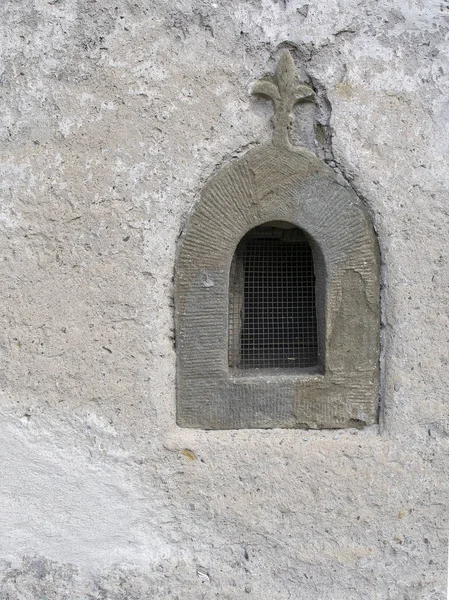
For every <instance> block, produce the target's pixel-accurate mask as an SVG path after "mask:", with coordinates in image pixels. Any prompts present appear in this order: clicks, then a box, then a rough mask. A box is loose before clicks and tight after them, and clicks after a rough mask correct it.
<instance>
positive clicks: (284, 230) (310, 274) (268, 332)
mask: <svg viewBox="0 0 449 600" xmlns="http://www.w3.org/2000/svg"><path fill="white" fill-rule="evenodd" d="M228 359H229V367H231V368H237V369H270V368H280V369H292V368H296V369H298V368H308V367H314V366H316V365H317V364H318V335H317V317H316V305H315V274H314V266H313V255H312V249H311V247H310V244H309V242H308V240H307V238H306V236H305V234H304V233H303V232H302V231H301V230H300V229H299V228H298V227H296V226H294V225H290V224H289V223H275V224H271V223H268V224H265V225H262V226H259V227H256V228H254V229H252V230H251V231H250V232H249V233H248V234H246V235H245V236H244V238H243V239H242V241H241V242H240V244H239V245H238V247H237V250H236V252H235V255H234V259H233V261H232V265H231V273H230V285H229V346H228Z"/></svg>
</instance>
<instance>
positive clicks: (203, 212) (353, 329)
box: [175, 140, 380, 429]
mask: <svg viewBox="0 0 449 600" xmlns="http://www.w3.org/2000/svg"><path fill="white" fill-rule="evenodd" d="M274 141H275V140H274ZM283 142H285V140H283ZM272 221H285V222H288V223H292V224H294V225H296V226H297V227H298V228H300V229H301V230H303V231H305V232H306V233H307V234H308V236H309V237H310V239H311V240H313V252H314V259H315V269H316V298H317V320H318V328H319V337H320V340H321V342H320V343H321V346H322V354H323V359H322V363H321V367H322V368H321V369H320V370H319V372H313V371H310V370H301V369H289V372H285V371H279V372H273V371H271V370H267V371H266V370H264V369H260V370H258V372H256V373H254V372H251V373H248V372H245V370H244V369H242V370H241V372H239V373H236V372H235V370H232V369H229V366H228V358H227V348H228V344H227V340H228V292H229V271H230V266H231V261H232V258H233V256H234V252H235V249H236V247H237V245H238V243H239V241H240V240H241V239H242V238H243V236H244V235H245V234H246V233H247V232H248V231H249V230H251V229H253V228H254V227H257V226H258V225H260V224H262V223H267V222H272ZM175 307H176V308H175V310H176V345H177V361H178V363H177V422H178V424H179V425H180V426H182V427H199V428H204V429H233V428H236V429H238V428H272V427H284V428H294V427H297V428H298V427H301V428H341V427H348V426H361V425H364V424H372V423H375V422H376V421H377V412H378V378H379V323H380V317H379V254H378V246H377V240H376V236H375V234H374V231H373V228H372V225H371V223H370V222H369V219H368V217H367V215H366V214H365V212H364V210H363V207H362V206H361V204H360V202H359V199H358V197H357V196H356V195H355V194H354V192H353V191H352V190H351V189H350V188H349V187H348V186H347V185H345V183H344V182H343V181H341V180H340V179H339V178H338V177H337V176H336V174H335V173H334V172H333V171H332V170H331V169H330V168H329V167H328V166H327V165H326V164H325V163H324V162H322V161H321V160H319V159H318V158H317V157H316V156H315V155H313V154H312V153H311V152H309V151H307V150H305V149H302V148H301V149H298V148H295V149H293V148H292V147H291V146H289V145H285V143H282V144H276V143H272V144H267V145H263V146H260V147H258V148H255V149H253V150H251V151H249V152H248V153H247V154H246V155H245V156H244V157H243V158H241V159H240V160H237V161H235V162H233V163H232V164H230V165H229V166H227V167H225V168H224V169H222V170H221V171H220V172H219V173H217V174H216V175H215V176H214V177H213V178H212V179H211V180H210V181H209V182H208V184H207V185H206V186H205V188H204V190H203V192H202V194H201V199H200V201H199V203H198V205H197V206H196V207H195V209H194V211H193V213H192V215H191V217H190V219H189V223H188V226H187V228H186V230H185V232H184V234H183V236H182V239H181V243H180V247H179V252H178V256H177V261H176V279H175Z"/></svg>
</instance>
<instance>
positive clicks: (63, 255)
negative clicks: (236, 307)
mask: <svg viewBox="0 0 449 600" xmlns="http://www.w3.org/2000/svg"><path fill="white" fill-rule="evenodd" d="M0 17H1V20H0V22H1V27H2V36H1V38H0V48H1V58H0V73H1V86H0V93H1V103H0V113H1V129H0V144H1V165H0V171H1V178H0V188H1V194H0V197H1V214H0V227H1V236H0V244H1V258H2V261H1V268H2V271H1V282H2V284H1V287H0V290H1V292H0V293H1V296H2V298H1V307H0V309H1V317H2V328H1V336H2V337H1V342H0V383H1V391H2V402H1V408H0V413H1V424H0V438H1V443H0V455H1V465H2V469H1V471H2V473H1V478H0V490H1V495H0V559H1V576H0V597H1V598H2V599H3V598H4V599H5V600H34V599H41V598H45V599H46V600H62V599H70V600H85V599H89V600H100V599H101V600H106V599H107V600H143V599H150V598H151V599H153V598H155V599H161V600H165V599H166V598H173V599H176V598H177V599H179V600H181V599H182V600H199V599H205V600H206V599H207V600H209V599H212V598H214V599H215V598H220V599H223V600H224V599H230V600H231V599H232V600H234V599H241V598H246V597H248V598H257V599H258V600H259V599H265V598H266V599H272V600H285V599H287V598H291V599H292V600H326V599H329V600H343V599H344V600H358V599H366V598H369V599H373V600H387V599H391V600H393V599H394V600H397V599H401V600H402V599H403V600H422V599H426V600H437V599H438V600H439V599H441V598H444V589H445V580H446V568H447V567H446V554H447V528H448V524H447V520H448V513H447V506H448V503H449V501H448V498H449V472H448V466H447V465H448V458H449V449H448V441H449V418H448V413H449V394H448V385H447V372H448V352H447V349H448V336H449V315H448V285H449V268H448V262H449V256H448V250H447V247H448V246H447V231H448V225H449V218H448V217H449V204H448V189H449V165H448V156H449V132H448V129H449V127H448V123H449V101H448V98H449V95H448V92H449V43H448V40H449V37H448V36H449V4H448V2H447V0H423V1H421V2H419V1H416V2H409V3H407V2H403V1H399V0H393V1H387V0H380V1H379V2H368V1H367V0H364V1H362V2H360V1H355V0H329V1H328V2H318V0H309V2H308V4H305V3H304V2H303V1H302V0H278V1H275V0H259V1H257V0H247V1H244V0H229V2H222V3H218V2H210V1H207V0H203V1H200V0H190V1H189V0H185V1H178V2H175V1H173V0H171V1H167V0H129V1H128V0H117V1H116V2H112V1H109V0H77V1H76V2H73V1H69V0H34V1H29V0H28V1H27V0H3V2H2V3H1V6H0ZM285 47H289V48H291V51H292V53H293V55H294V57H295V60H296V63H297V67H298V69H300V70H302V72H303V73H304V76H305V77H306V76H307V78H308V81H309V82H310V83H311V84H313V86H314V87H315V89H316V90H317V92H318V94H319V96H320V98H321V101H320V102H321V104H320V106H321V117H320V119H321V126H322V127H321V130H322V132H323V139H322V140H321V145H320V146H319V147H317V152H318V153H319V154H321V155H323V156H325V157H326V159H327V161H328V162H329V164H330V165H331V166H333V167H334V168H335V169H337V170H338V171H339V172H340V173H341V174H342V175H343V176H344V177H345V178H346V180H347V181H349V182H350V184H351V185H352V187H353V189H354V190H355V192H356V193H357V194H358V195H359V197H360V198H361V200H362V201H363V203H364V205H365V207H366V209H367V210H368V211H369V213H370V214H371V217H372V219H373V222H374V224H375V228H376V231H377V234H378V238H379V244H380V248H381V254H382V263H383V272H382V278H383V286H382V287H383V290H382V293H383V297H382V301H383V317H382V319H383V322H382V365H381V366H382V382H381V383H382V398H381V419H380V425H379V426H373V427H369V428H366V429H363V430H351V429H347V430H341V431H300V430H266V431H259V430H252V431H248V430H240V431H220V432H213V431H210V432H204V431H200V430H188V429H180V428H178V427H176V425H175V408H174V407H175V385H174V381H175V348H174V330H173V266H174V259H175V253H176V248H177V239H178V237H179V235H180V232H181V230H182V228H183V226H184V224H185V222H186V220H187V216H188V214H189V212H190V211H191V209H192V207H193V206H194V204H195V202H196V201H197V199H198V196H199V192H200V190H201V189H202V187H203V185H204V183H205V182H206V181H207V180H208V178H209V177H210V176H211V175H212V174H213V173H214V172H215V171H216V170H217V169H218V168H219V167H220V166H222V165H224V164H226V163H227V162H229V161H230V160H232V158H233V157H236V156H241V155H242V154H243V153H244V152H245V151H246V150H247V149H248V148H250V147H253V146H255V145H257V144H259V143H261V142H266V141H268V140H269V139H270V136H271V131H270V125H269V119H270V115H271V108H270V106H269V104H268V103H267V102H264V101H261V100H260V99H256V98H254V97H251V96H250V95H249V93H248V89H249V86H250V84H251V83H252V82H253V81H254V80H256V79H258V78H259V77H260V76H261V75H262V74H263V73H265V72H267V70H271V71H272V70H273V69H274V66H275V62H276V59H277V57H278V56H279V52H280V50H281V49H282V48H285ZM298 114H299V115H300V112H299V113H298ZM299 129H300V126H299ZM301 135H303V136H304V135H305V134H304V132H302V134H301V131H299V132H298V136H301ZM308 135H309V139H310V132H309V134H308ZM306 137H307V136H306Z"/></svg>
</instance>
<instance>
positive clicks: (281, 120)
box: [251, 50, 315, 149]
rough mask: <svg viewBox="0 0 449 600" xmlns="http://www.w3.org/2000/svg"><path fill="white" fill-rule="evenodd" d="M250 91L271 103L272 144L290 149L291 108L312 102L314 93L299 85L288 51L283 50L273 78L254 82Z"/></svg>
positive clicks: (305, 86) (264, 78)
mask: <svg viewBox="0 0 449 600" xmlns="http://www.w3.org/2000/svg"><path fill="white" fill-rule="evenodd" d="M251 91H252V93H253V94H259V95H261V96H265V97H268V98H270V99H271V100H272V101H273V105H274V117H273V121H274V131H273V144H274V145H275V146H281V147H284V148H288V149H291V144H290V139H289V135H288V132H289V130H290V127H291V112H292V110H293V107H294V105H295V104H297V103H298V102H303V101H305V100H309V101H314V99H315V93H314V91H313V90H312V89H311V88H310V87H308V86H307V85H304V84H302V83H300V81H299V78H298V75H297V73H296V68H295V63H294V62H293V58H292V56H291V54H290V52H289V51H288V50H284V52H283V53H282V54H281V57H280V59H279V62H278V64H277V67H276V72H275V74H274V76H273V75H266V76H264V77H262V79H259V81H256V83H255V84H254V85H253V87H252V90H251Z"/></svg>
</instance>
